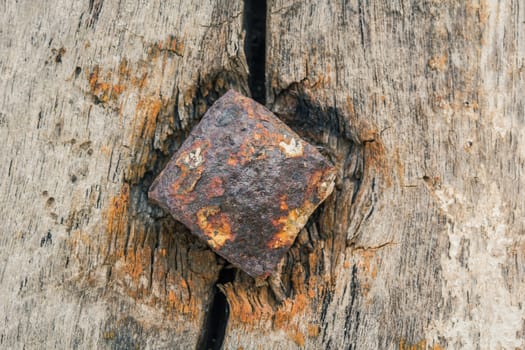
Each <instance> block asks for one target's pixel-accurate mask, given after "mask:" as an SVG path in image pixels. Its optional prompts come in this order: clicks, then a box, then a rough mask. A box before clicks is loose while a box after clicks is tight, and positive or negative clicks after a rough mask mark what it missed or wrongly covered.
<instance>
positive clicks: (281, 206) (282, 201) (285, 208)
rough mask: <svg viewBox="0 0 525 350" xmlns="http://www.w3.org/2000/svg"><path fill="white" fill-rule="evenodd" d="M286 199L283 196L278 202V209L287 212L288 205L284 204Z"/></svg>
mask: <svg viewBox="0 0 525 350" xmlns="http://www.w3.org/2000/svg"><path fill="white" fill-rule="evenodd" d="M287 199H288V196H287V195H285V194H283V195H282V196H281V198H280V200H279V209H281V210H283V211H286V210H288V204H286V200H287Z"/></svg>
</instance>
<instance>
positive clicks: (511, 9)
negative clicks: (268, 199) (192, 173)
mask: <svg viewBox="0 0 525 350" xmlns="http://www.w3.org/2000/svg"><path fill="white" fill-rule="evenodd" d="M245 5H246V4H245V3H244V2H241V1H189V0H182V1H176V2H165V1H142V0H123V1H119V2H112V1H103V0H91V1H86V2H83V3H81V2H77V1H71V0H64V1H59V2H52V1H41V2H35V1H29V0H23V1H13V0H5V1H3V2H0V138H1V139H2V141H3V142H2V146H0V147H1V148H0V149H1V150H2V152H0V174H1V176H2V177H1V179H2V180H1V181H0V199H1V205H0V219H1V220H2V224H1V229H0V233H1V234H0V348H9V349H11V348H14V349H22V348H26V349H38V348H57V349H66V348H78V349H92V348H112V349H129V348H148V349H162V348H166V349H167V348H170V349H171V348H178V349H179V348H180V349H189V348H199V347H202V346H203V344H205V343H206V337H207V335H208V334H209V331H210V330H209V329H207V328H208V327H209V325H207V319H208V318H210V317H215V316H216V315H215V314H214V313H213V312H212V309H213V308H212V303H213V300H214V297H216V287H215V285H216V284H217V280H218V278H219V272H220V271H221V269H223V268H224V267H227V263H226V262H225V261H224V260H222V259H220V258H219V257H217V256H216V255H215V254H214V253H212V252H211V251H210V250H209V249H208V248H207V247H206V246H205V245H204V244H203V243H201V242H199V241H198V240H196V239H194V238H193V237H192V236H191V235H190V234H189V232H188V231H187V229H185V228H184V227H183V226H182V225H181V224H179V223H177V222H175V221H174V220H173V219H171V218H170V217H169V216H168V215H167V214H166V213H164V212H163V211H162V210H160V209H159V208H157V207H155V206H153V205H151V204H149V203H148V200H147V197H146V192H147V187H148V185H149V184H150V183H151V181H152V179H153V177H154V176H156V175H157V174H158V172H159V171H160V170H161V169H162V167H163V165H164V164H165V163H166V162H167V160H168V159H169V157H170V155H171V154H172V153H173V152H174V151H175V150H176V149H177V147H178V146H179V145H180V144H181V142H182V141H183V140H184V138H185V136H186V135H187V133H188V132H189V131H190V130H191V128H192V127H193V126H194V125H195V124H196V123H197V122H198V120H199V118H200V117H201V116H202V115H203V113H204V112H205V111H206V109H207V108H208V107H209V106H210V105H211V104H212V103H213V101H215V100H216V99H217V98H218V97H219V96H220V95H221V94H223V93H224V92H225V91H226V90H227V89H229V88H235V89H236V90H238V91H240V92H242V93H244V94H248V95H249V94H250V89H249V87H248V86H249V83H248V81H249V67H250V65H251V62H249V61H250V60H247V59H246V56H247V55H246V54H245V52H244V45H245V43H244V40H245V35H246V33H245V30H244V29H245V28H243V18H245V15H246V13H245V12H246V11H245ZM267 6H268V11H267V19H266V67H265V72H266V79H265V80H266V102H267V103H266V104H267V106H268V107H269V108H270V109H271V110H273V111H274V112H275V113H276V114H277V115H278V116H279V117H280V118H281V119H282V120H284V121H285V122H287V123H288V125H290V126H291V127H292V128H293V129H294V130H295V131H296V132H298V133H299V134H301V135H302V136H303V137H304V138H305V139H307V140H309V141H310V142H311V143H313V144H315V145H316V146H318V147H319V149H320V150H321V151H322V152H323V153H324V154H325V155H326V156H327V157H329V158H330V159H331V160H332V161H333V162H334V163H335V164H336V165H337V167H338V171H339V173H338V179H337V185H336V191H335V192H334V194H333V195H332V196H331V197H330V198H329V199H328V200H327V201H326V202H325V204H324V205H323V206H322V207H321V208H320V209H319V210H318V211H317V212H316V214H315V215H314V216H313V217H312V219H311V220H310V221H309V223H308V224H307V226H306V228H305V229H304V230H302V232H301V233H300V235H299V237H298V239H297V241H296V242H295V244H294V246H293V247H292V249H291V250H290V252H289V253H288V254H287V256H286V258H285V259H284V260H283V261H282V264H281V265H280V268H279V272H278V273H276V274H275V275H274V276H272V277H271V278H270V279H269V280H267V281H255V280H253V279H252V278H250V277H248V276H247V275H246V274H244V273H243V272H240V271H238V272H237V273H236V275H235V279H234V281H231V282H227V283H224V284H220V285H219V288H220V290H221V291H222V292H223V293H224V294H225V295H226V297H227V301H228V304H229V306H230V307H229V320H228V323H227V329H226V333H225V338H224V343H223V347H224V348H225V349H258V348H259V349H270V348H271V349H294V348H307V349H415V350H416V349H435V350H437V349H445V348H447V349H521V348H525V340H524V339H525V311H524V305H523V300H524V299H525V267H524V266H525V238H524V235H525V220H524V214H525V213H524V212H525V202H524V201H523V200H522V196H523V186H524V184H525V180H524V177H523V171H524V166H525V165H524V164H525V163H524V157H525V145H524V142H525V141H524V139H525V95H524V91H525V76H524V75H525V34H524V33H525V3H523V1H521V0H509V1H496V0H486V1H484V0H483V1H455V0H448V1H412V2H409V1H387V2H385V1H373V0H371V1H361V0H349V1H344V0H341V1H332V0H326V1H313V0H308V1H300V2H299V1H295V2H293V1H277V0H276V1H268V5H267ZM250 25H251V23H250V21H247V23H246V26H248V27H249V26H250ZM252 69H253V66H252ZM262 83H264V82H262Z"/></svg>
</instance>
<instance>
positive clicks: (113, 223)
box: [107, 183, 129, 256]
mask: <svg viewBox="0 0 525 350" xmlns="http://www.w3.org/2000/svg"><path fill="white" fill-rule="evenodd" d="M128 207H129V185H128V184H127V183H125V184H124V185H122V188H121V190H120V194H119V195H117V196H116V197H114V198H112V199H111V201H110V205H109V209H108V212H107V219H108V224H107V232H108V240H109V241H108V245H109V246H111V245H112V244H113V241H116V237H118V236H124V235H125V233H126V231H127V229H128ZM115 254H116V255H117V256H122V255H123V252H122V251H118V252H115Z"/></svg>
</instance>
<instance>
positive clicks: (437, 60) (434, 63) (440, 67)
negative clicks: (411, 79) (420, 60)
mask: <svg viewBox="0 0 525 350" xmlns="http://www.w3.org/2000/svg"><path fill="white" fill-rule="evenodd" d="M447 63H448V55H447V54H444V55H440V56H434V57H432V58H430V59H429V60H428V67H429V68H430V69H431V70H437V71H444V70H445V69H446V68H447Z"/></svg>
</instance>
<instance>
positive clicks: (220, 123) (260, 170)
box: [149, 90, 335, 277]
mask: <svg viewBox="0 0 525 350" xmlns="http://www.w3.org/2000/svg"><path fill="white" fill-rule="evenodd" d="M334 178H335V170H334V168H333V167H332V166H331V165H330V163H329V162H328V161H327V160H326V159H325V158H324V157H323V156H322V155H321V154H320V153H319V152H318V151H317V150H316V149H315V147H314V146H312V145H310V144H308V143H306V142H305V141H303V140H301V139H300V138H299V136H298V135H297V134H296V133H294V132H293V131H292V130H291V129H290V128H289V127H288V126H286V125H285V124H284V123H283V122H281V121H280V120H279V119H278V118H277V117H275V116H274V115H273V114H272V113H271V112H270V111H269V110H267V109H266V108H265V107H264V106H262V105H260V104H258V103H257V102H255V101H254V100H252V99H250V98H247V97H245V96H242V95H240V94H239V93H237V92H235V91H233V90H230V91H229V92H228V93H226V94H225V95H224V96H223V97H221V98H220V99H219V100H217V102H216V103H215V104H214V105H213V106H212V107H211V108H210V109H209V110H208V112H207V113H206V114H205V115H204V117H203V118H202V121H201V122H200V123H199V125H197V126H196V127H195V128H194V130H193V131H192V132H191V134H190V135H189V137H188V138H187V140H186V141H185V142H184V144H183V145H182V146H181V147H180V149H179V150H178V151H177V152H176V153H175V155H174V156H173V158H172V159H171V160H170V161H169V163H168V164H167V166H166V168H165V169H164V170H163V171H162V172H161V173H160V175H159V176H158V177H157V178H156V179H155V181H154V182H153V184H152V185H151V188H150V192H149V197H150V198H151V199H152V200H153V201H154V202H156V203H157V204H158V205H160V206H161V207H163V208H164V209H166V210H168V211H169V212H170V213H171V215H173V217H175V218H176V219H177V220H179V221H180V222H182V223H183V224H185V225H186V226H187V227H188V228H189V229H190V230H191V231H192V232H193V233H194V234H196V235H197V236H199V237H200V238H201V239H203V240H204V241H206V242H207V243H208V245H209V246H210V247H211V248H212V249H213V250H214V251H215V252H217V253H218V254H219V255H221V256H223V257H224V258H225V259H226V260H228V261H229V262H231V263H233V264H234V265H236V266H238V267H239V268H241V269H242V270H244V271H245V272H246V273H248V274H249V275H251V276H253V277H258V276H268V275H269V274H270V273H271V272H272V271H273V270H274V269H275V267H276V265H277V263H278V262H279V261H280V259H281V258H282V257H283V256H284V254H285V253H286V251H287V250H288V249H289V248H290V246H291V245H292V243H293V241H294V240H295V237H296V236H297V234H298V232H299V231H300V229H301V228H302V227H303V226H304V225H305V224H306V221H307V220H308V217H309V216H310V215H311V214H312V212H313V211H314V210H315V208H316V207H317V206H318V205H319V204H320V203H321V202H322V201H323V200H325V199H326V197H327V196H328V195H329V194H330V193H331V192H332V190H333V185H334Z"/></svg>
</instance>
